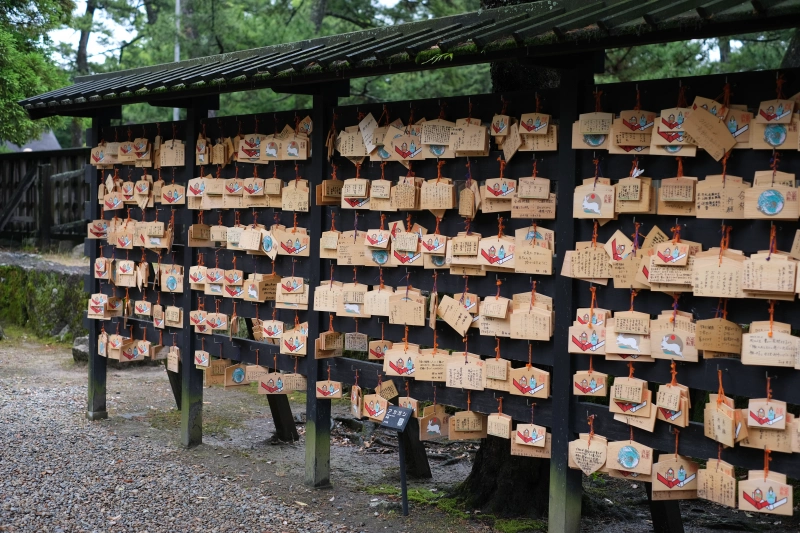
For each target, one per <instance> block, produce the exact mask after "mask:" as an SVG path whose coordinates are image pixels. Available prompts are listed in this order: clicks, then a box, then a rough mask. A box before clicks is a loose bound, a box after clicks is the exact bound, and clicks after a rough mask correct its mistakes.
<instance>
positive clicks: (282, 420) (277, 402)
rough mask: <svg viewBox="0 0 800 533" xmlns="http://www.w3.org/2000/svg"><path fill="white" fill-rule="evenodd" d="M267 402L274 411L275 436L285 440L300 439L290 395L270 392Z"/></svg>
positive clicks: (271, 410)
mask: <svg viewBox="0 0 800 533" xmlns="http://www.w3.org/2000/svg"><path fill="white" fill-rule="evenodd" d="M267 402H268V403H269V410H270V412H271V413H272V421H273V422H274V423H275V437H276V438H277V439H278V440H281V441H284V442H294V441H296V440H300V434H299V433H297V426H296V425H295V423H294V416H292V408H291V406H290V405H289V397H288V396H286V395H285V394H268V395H267Z"/></svg>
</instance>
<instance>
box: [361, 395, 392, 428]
mask: <svg viewBox="0 0 800 533" xmlns="http://www.w3.org/2000/svg"><path fill="white" fill-rule="evenodd" d="M387 405H388V402H387V401H386V400H385V399H384V398H382V397H381V396H380V395H378V394H367V395H365V396H364V400H363V406H364V407H363V414H362V416H366V417H367V418H369V419H370V420H372V421H373V422H381V421H382V420H383V417H384V416H386V406H387Z"/></svg>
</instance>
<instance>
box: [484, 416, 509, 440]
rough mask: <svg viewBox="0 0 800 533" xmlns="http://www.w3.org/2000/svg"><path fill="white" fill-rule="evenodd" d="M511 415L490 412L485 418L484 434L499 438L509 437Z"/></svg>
mask: <svg viewBox="0 0 800 533" xmlns="http://www.w3.org/2000/svg"><path fill="white" fill-rule="evenodd" d="M511 422H512V420H511V417H510V416H508V415H506V414H503V413H492V414H490V415H489V416H488V417H487V419H486V434H487V435H492V436H494V437H500V438H501V439H510V438H511V437H512V432H511Z"/></svg>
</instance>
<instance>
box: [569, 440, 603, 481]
mask: <svg viewBox="0 0 800 533" xmlns="http://www.w3.org/2000/svg"><path fill="white" fill-rule="evenodd" d="M607 457H608V441H607V439H606V438H605V437H603V436H601V435H592V436H591V437H590V436H589V434H588V433H582V434H580V435H579V437H578V439H576V440H573V441H572V442H570V443H569V466H570V468H577V469H579V470H581V471H582V472H583V473H584V474H586V475H587V476H589V475H592V474H593V473H594V472H597V471H598V470H600V469H601V468H603V467H604V466H605V464H606V460H607Z"/></svg>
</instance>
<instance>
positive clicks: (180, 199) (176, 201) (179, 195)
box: [161, 184, 186, 205]
mask: <svg viewBox="0 0 800 533" xmlns="http://www.w3.org/2000/svg"><path fill="white" fill-rule="evenodd" d="M161 203H166V204H169V205H184V204H186V189H185V187H184V186H183V185H176V184H171V185H164V186H163V187H161Z"/></svg>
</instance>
